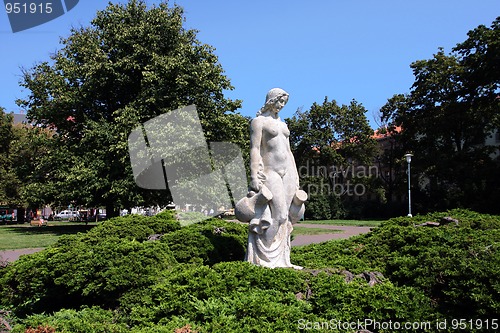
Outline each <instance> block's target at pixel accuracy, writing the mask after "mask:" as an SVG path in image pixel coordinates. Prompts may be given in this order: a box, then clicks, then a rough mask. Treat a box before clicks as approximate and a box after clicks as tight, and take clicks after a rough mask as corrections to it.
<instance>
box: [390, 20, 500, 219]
mask: <svg viewBox="0 0 500 333" xmlns="http://www.w3.org/2000/svg"><path fill="white" fill-rule="evenodd" d="M499 28H500V18H499V19H497V20H496V21H495V22H493V24H492V26H491V27H490V28H487V27H485V26H479V27H478V28H476V29H474V30H472V31H470V32H469V33H468V36H469V37H468V39H467V40H466V41H465V42H463V43H461V44H458V45H457V46H456V47H455V48H454V49H453V50H452V52H451V53H450V54H446V53H445V52H444V50H443V49H439V51H438V52H437V53H436V54H435V55H434V56H433V58H432V59H428V60H420V61H416V62H414V63H413V64H411V68H412V69H413V73H414V75H415V82H414V84H413V86H412V88H411V91H410V93H409V94H407V95H395V96H393V97H392V98H391V99H389V100H388V102H387V104H386V105H385V106H384V107H383V108H382V110H381V111H382V117H383V120H384V121H386V122H388V123H389V124H390V125H392V128H394V126H401V127H402V131H401V133H400V134H399V135H398V134H397V133H394V135H397V137H398V140H399V143H400V148H401V150H402V152H403V151H413V152H414V153H415V158H414V163H413V164H412V165H413V166H414V167H415V171H416V172H415V174H418V175H420V180H421V185H423V188H424V192H425V193H424V194H425V197H424V198H423V199H422V200H421V201H420V204H422V205H423V206H426V207H428V208H446V207H447V206H468V207H473V208H477V209H491V208H493V205H492V201H491V200H488V199H492V198H493V197H494V196H495V194H494V193H499V188H500V187H499V179H498V174H499V172H498V171H499V170H498V164H497V163H495V161H494V159H495V156H498V155H497V154H498V146H497V145H490V144H487V142H489V141H488V140H487V139H488V138H490V137H491V136H492V134H493V133H494V132H495V131H496V130H498V129H499V128H500V126H499V124H500V123H499V121H500V114H499V110H500V103H499V99H498V94H499V93H500V67H499V65H498V64H499V60H500V56H499V48H500V46H499V43H500V29H499ZM424 199H425V200H424ZM488 207H489V208H488Z"/></svg>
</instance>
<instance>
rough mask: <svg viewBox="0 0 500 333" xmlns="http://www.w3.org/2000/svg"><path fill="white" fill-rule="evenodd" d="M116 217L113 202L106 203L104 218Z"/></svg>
mask: <svg viewBox="0 0 500 333" xmlns="http://www.w3.org/2000/svg"><path fill="white" fill-rule="evenodd" d="M118 215H119V214H118V209H117V207H116V206H115V203H114V202H107V203H106V218H107V219H110V218H113V217H117V216H118Z"/></svg>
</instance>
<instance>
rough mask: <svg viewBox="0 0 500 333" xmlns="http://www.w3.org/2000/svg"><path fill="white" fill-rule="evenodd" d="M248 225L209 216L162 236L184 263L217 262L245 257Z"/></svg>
mask: <svg viewBox="0 0 500 333" xmlns="http://www.w3.org/2000/svg"><path fill="white" fill-rule="evenodd" d="M247 228H248V227H247V225H243V224H239V223H234V222H226V221H224V220H220V219H209V220H205V221H203V222H200V223H196V224H191V225H189V226H187V227H183V228H182V229H180V230H177V231H174V232H171V233H168V234H166V235H164V236H163V237H162V239H161V241H162V242H164V243H166V244H168V246H169V247H170V249H171V250H172V252H173V253H174V256H175V259H176V260H177V261H178V262H180V263H196V262H197V263H203V264H207V265H208V264H215V263H218V262H221V261H234V260H243V258H244V256H245V250H246V244H247V237H248V231H247Z"/></svg>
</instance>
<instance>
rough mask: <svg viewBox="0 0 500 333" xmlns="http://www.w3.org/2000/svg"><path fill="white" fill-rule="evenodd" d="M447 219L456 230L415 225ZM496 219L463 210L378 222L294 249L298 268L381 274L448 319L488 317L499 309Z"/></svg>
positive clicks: (498, 230)
mask: <svg viewBox="0 0 500 333" xmlns="http://www.w3.org/2000/svg"><path fill="white" fill-rule="evenodd" d="M445 216H451V217H453V218H456V219H458V221H459V226H458V227H456V226H455V224H450V225H447V226H441V227H438V228H431V227H415V226H414V224H420V223H423V222H426V221H435V222H439V221H440V220H441V218H443V217H445ZM499 244H500V218H499V217H498V216H491V215H482V214H478V213H474V212H470V211H467V210H453V211H449V212H441V213H433V214H429V215H425V216H416V217H414V218H413V219H411V218H407V217H405V218H397V219H391V220H389V221H387V222H384V223H383V224H382V225H381V226H380V227H378V228H376V229H375V230H374V231H372V232H371V233H369V234H367V235H362V236H358V237H353V238H351V239H349V240H347V241H343V242H328V243H324V244H320V245H311V246H310V247H304V248H301V249H298V250H297V251H295V253H294V259H295V262H296V263H297V264H299V265H304V264H309V265H312V267H337V268H338V269H347V270H351V271H353V272H360V271H363V270H366V269H369V268H371V269H375V270H378V271H381V272H382V273H383V274H384V275H385V277H387V278H388V279H389V280H390V281H392V282H393V283H394V284H396V285H399V286H411V287H414V288H417V289H418V290H420V291H422V292H423V293H425V294H426V295H427V296H428V297H430V298H431V299H432V300H433V302H434V303H435V304H436V306H437V310H438V312H439V313H441V314H442V315H443V316H446V317H448V318H494V317H495V314H496V313H498V310H499V308H500V286H499V284H498V282H497V279H496V275H497V273H496V272H497V271H498V269H499V268H500V255H499V252H498V246H499Z"/></svg>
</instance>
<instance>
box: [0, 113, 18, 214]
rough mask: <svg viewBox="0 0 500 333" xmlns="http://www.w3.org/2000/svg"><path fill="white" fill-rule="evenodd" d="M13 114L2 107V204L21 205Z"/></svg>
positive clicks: (0, 135) (0, 195)
mask: <svg viewBox="0 0 500 333" xmlns="http://www.w3.org/2000/svg"><path fill="white" fill-rule="evenodd" d="M13 119H14V117H13V116H12V114H7V113H5V112H4V109H3V108H2V107H0V204H4V205H19V204H20V201H21V200H20V193H19V190H18V189H19V186H20V183H21V182H20V180H19V178H18V177H17V175H16V173H15V169H14V164H13V163H12V158H13V154H14V151H13V149H12V142H13V141H14V140H15V132H14V128H13Z"/></svg>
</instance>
